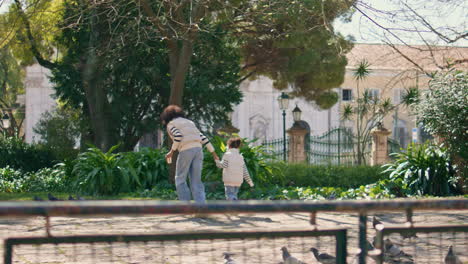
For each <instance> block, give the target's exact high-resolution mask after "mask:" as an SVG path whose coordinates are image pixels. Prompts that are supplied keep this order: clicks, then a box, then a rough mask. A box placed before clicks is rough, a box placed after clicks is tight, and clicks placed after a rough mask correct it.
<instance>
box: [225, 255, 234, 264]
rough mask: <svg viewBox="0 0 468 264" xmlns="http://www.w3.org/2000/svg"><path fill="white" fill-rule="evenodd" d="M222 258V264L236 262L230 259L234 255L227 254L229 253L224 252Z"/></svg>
mask: <svg viewBox="0 0 468 264" xmlns="http://www.w3.org/2000/svg"><path fill="white" fill-rule="evenodd" d="M223 256H224V264H236V262H235V261H234V260H233V259H232V258H231V257H232V256H234V254H232V253H229V252H224V253H223Z"/></svg>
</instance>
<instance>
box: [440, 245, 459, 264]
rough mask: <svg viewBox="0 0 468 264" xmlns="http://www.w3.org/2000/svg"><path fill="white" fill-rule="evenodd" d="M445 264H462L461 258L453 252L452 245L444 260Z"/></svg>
mask: <svg viewBox="0 0 468 264" xmlns="http://www.w3.org/2000/svg"><path fill="white" fill-rule="evenodd" d="M444 262H445V264H462V262H461V260H460V258H458V256H457V255H456V254H455V252H454V251H453V247H452V245H450V247H449V250H448V252H447V255H446V256H445V259H444Z"/></svg>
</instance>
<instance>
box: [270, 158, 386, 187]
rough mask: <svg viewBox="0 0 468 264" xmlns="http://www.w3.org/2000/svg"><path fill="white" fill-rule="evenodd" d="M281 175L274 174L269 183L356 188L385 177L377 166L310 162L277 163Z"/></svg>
mask: <svg viewBox="0 0 468 264" xmlns="http://www.w3.org/2000/svg"><path fill="white" fill-rule="evenodd" d="M279 167H280V171H281V173H282V174H283V175H279V176H278V177H276V176H277V174H275V175H274V176H273V177H272V181H271V184H278V185H282V186H299V187H306V186H307V187H342V188H357V187H359V186H361V185H365V184H370V183H375V182H377V181H378V180H380V179H383V178H385V175H384V174H382V172H383V169H382V168H381V167H378V166H355V167H346V166H326V165H310V164H292V163H291V164H285V163H280V164H279Z"/></svg>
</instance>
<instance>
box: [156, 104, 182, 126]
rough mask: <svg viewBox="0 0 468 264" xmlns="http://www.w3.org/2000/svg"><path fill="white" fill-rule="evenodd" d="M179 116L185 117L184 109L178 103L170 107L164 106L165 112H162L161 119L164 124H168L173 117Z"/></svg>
mask: <svg viewBox="0 0 468 264" xmlns="http://www.w3.org/2000/svg"><path fill="white" fill-rule="evenodd" d="M177 117H185V114H184V111H183V110H182V108H181V107H180V106H177V105H169V106H168V107H166V108H164V110H163V112H162V113H161V121H162V123H163V125H167V124H168V123H169V122H171V121H172V119H175V118H177Z"/></svg>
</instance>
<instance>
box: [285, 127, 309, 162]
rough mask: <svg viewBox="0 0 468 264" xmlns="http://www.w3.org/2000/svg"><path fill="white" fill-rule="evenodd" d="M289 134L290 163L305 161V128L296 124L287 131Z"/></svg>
mask: <svg viewBox="0 0 468 264" xmlns="http://www.w3.org/2000/svg"><path fill="white" fill-rule="evenodd" d="M287 132H288V135H289V157H288V161H289V162H291V163H300V162H304V161H306V158H307V155H306V152H305V135H306V134H307V129H305V128H302V127H301V126H299V125H298V124H296V123H294V125H293V126H292V127H291V128H290V129H289V130H288V131H287Z"/></svg>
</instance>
